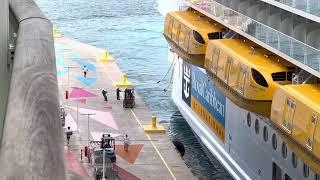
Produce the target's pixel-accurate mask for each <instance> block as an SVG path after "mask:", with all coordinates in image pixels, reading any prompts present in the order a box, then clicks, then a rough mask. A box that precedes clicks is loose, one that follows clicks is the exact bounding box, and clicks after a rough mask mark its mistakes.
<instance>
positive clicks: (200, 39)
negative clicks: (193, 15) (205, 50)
mask: <svg viewBox="0 0 320 180" xmlns="http://www.w3.org/2000/svg"><path fill="white" fill-rule="evenodd" d="M193 37H194V39H195V40H196V41H197V42H198V43H200V44H205V43H206V42H205V41H204V39H203V37H202V36H201V34H200V33H199V32H197V31H193Z"/></svg>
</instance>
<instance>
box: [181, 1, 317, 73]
mask: <svg viewBox="0 0 320 180" xmlns="http://www.w3.org/2000/svg"><path fill="white" fill-rule="evenodd" d="M186 3H187V4H188V5H189V6H190V7H192V8H194V9H196V10H198V11H200V12H201V13H203V14H205V15H206V16H208V17H210V18H212V19H214V20H216V21H217V22H219V23H221V24H223V25H224V26H226V27H228V28H230V29H232V30H233V31H235V32H237V33H238V34H240V35H242V36H244V37H246V38H248V39H250V40H251V41H253V42H255V43H257V44H259V45H260V46H262V47H264V48H266V49H268V50H270V51H271V52H274V53H276V54H278V55H280V56H281V57H283V58H284V59H287V60H288V61H290V62H291V63H293V64H295V65H296V66H298V67H300V68H302V69H304V70H306V71H308V72H309V73H311V74H313V75H315V76H317V77H320V50H319V49H316V48H314V47H312V46H309V45H307V44H305V43H303V42H301V41H298V40H296V39H294V38H292V37H290V36H288V35H286V34H284V33H282V32H280V31H278V30H275V29H273V28H271V27H268V26H266V25H264V24H262V23H260V22H258V21H256V20H254V19H252V18H250V17H248V16H245V15H243V14H241V13H239V12H237V11H234V10H233V9H230V8H228V7H226V6H225V5H223V4H220V3H218V2H216V1H214V0H186Z"/></svg>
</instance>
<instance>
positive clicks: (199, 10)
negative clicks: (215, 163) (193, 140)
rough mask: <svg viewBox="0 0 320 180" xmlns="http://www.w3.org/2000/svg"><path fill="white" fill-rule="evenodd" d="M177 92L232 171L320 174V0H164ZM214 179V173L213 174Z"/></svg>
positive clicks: (271, 175)
mask: <svg viewBox="0 0 320 180" xmlns="http://www.w3.org/2000/svg"><path fill="white" fill-rule="evenodd" d="M155 8H157V9H158V11H159V12H160V13H161V14H162V15H163V16H164V28H163V35H164V38H165V39H166V40H167V42H168V60H169V61H170V62H171V63H172V65H173V67H174V72H173V88H172V99H173V101H174V103H175V104H176V105H177V107H178V108H179V110H180V112H181V114H182V115H183V117H184V118H185V119H186V121H187V122H188V123H189V125H190V127H191V128H192V129H193V131H194V132H195V133H196V134H197V135H198V136H199V139H200V140H201V141H202V142H203V143H204V144H205V145H206V147H207V148H208V149H209V150H210V152H211V153H212V154H213V155H214V156H215V157H216V159H218V160H219V161H220V163H221V164H222V165H223V166H224V167H225V169H226V170H227V171H228V172H229V173H230V175H231V176H232V177H233V178H234V179H254V180H259V179H261V180H292V179H296V180H304V179H309V180H319V179H320V167H319V166H320V161H319V160H320V122H319V121H318V120H319V119H320V82H319V77H320V52H319V48H320V36H319V34H320V1H319V0H158V1H157V2H156V4H155ZM208 179H210V177H208Z"/></svg>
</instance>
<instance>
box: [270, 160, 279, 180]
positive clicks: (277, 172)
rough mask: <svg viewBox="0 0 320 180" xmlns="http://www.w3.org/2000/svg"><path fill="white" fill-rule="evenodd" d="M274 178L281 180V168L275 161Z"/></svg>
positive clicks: (274, 179) (273, 166)
mask: <svg viewBox="0 0 320 180" xmlns="http://www.w3.org/2000/svg"><path fill="white" fill-rule="evenodd" d="M272 180H281V168H280V167H279V166H278V165H277V164H276V163H274V162H273V163H272Z"/></svg>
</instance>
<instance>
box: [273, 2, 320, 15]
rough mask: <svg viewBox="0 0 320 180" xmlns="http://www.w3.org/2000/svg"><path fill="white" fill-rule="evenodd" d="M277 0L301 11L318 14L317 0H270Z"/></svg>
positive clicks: (318, 3) (319, 11) (319, 3)
mask: <svg viewBox="0 0 320 180" xmlns="http://www.w3.org/2000/svg"><path fill="white" fill-rule="evenodd" d="M271 1H277V2H279V3H282V4H284V5H287V6H290V7H293V8H296V9H299V10H301V11H304V12H307V13H310V14H313V15H315V16H320V1H319V0H271Z"/></svg>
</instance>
